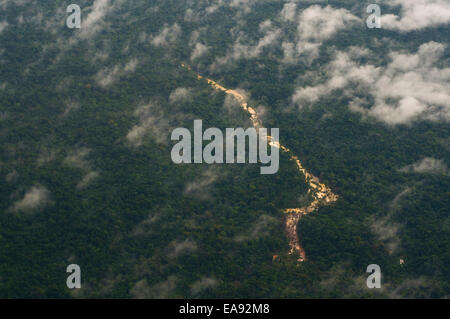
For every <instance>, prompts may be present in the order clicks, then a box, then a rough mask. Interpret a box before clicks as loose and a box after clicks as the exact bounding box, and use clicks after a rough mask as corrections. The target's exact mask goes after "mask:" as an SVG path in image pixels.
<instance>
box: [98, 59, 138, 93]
mask: <svg viewBox="0 0 450 319" xmlns="http://www.w3.org/2000/svg"><path fill="white" fill-rule="evenodd" d="M138 64H139V61H138V60H137V59H131V60H130V61H128V62H127V64H125V65H123V66H120V65H115V66H114V67H113V68H112V69H110V68H106V69H103V70H100V71H99V72H98V73H97V74H96V75H95V79H96V81H97V83H98V84H99V85H100V86H101V87H103V88H106V87H108V86H110V85H111V84H113V83H114V82H116V81H117V80H119V79H120V78H121V77H122V76H124V75H127V74H129V73H133V72H134V71H135V70H136V67H137V66H138Z"/></svg>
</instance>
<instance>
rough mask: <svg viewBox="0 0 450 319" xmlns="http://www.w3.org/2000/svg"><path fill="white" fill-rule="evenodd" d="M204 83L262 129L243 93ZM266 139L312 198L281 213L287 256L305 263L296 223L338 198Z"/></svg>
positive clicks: (291, 155)
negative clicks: (287, 160)
mask: <svg viewBox="0 0 450 319" xmlns="http://www.w3.org/2000/svg"><path fill="white" fill-rule="evenodd" d="M182 67H184V68H187V69H188V70H191V68H190V67H189V66H188V65H185V64H182ZM197 78H198V79H199V80H201V79H203V76H201V75H197ZM206 81H207V82H208V84H209V85H211V86H212V87H213V88H214V89H215V90H218V91H223V92H225V93H226V94H229V95H231V96H233V97H234V98H235V99H236V101H237V102H238V103H239V105H240V106H241V107H242V108H243V109H244V110H245V111H246V112H247V113H248V114H249V115H250V120H251V121H252V123H253V127H255V128H256V129H258V128H260V127H262V125H261V121H260V119H259V118H258V114H257V112H256V111H255V110H254V109H253V108H252V107H250V106H248V103H247V97H246V96H245V95H244V94H243V93H240V92H239V91H237V90H231V89H227V88H225V87H223V86H222V85H220V84H218V83H217V82H215V81H213V80H211V79H208V78H206ZM267 138H268V140H269V144H270V145H272V146H275V147H278V148H279V149H280V150H282V151H283V152H285V153H287V154H288V155H289V157H290V159H291V160H292V161H294V162H295V164H296V165H297V169H298V170H299V171H300V172H301V173H302V174H303V175H304V176H305V182H306V184H307V185H308V194H311V196H312V197H313V201H312V202H311V203H310V204H309V205H308V206H305V207H300V208H287V209H284V210H283V213H284V214H286V218H285V220H286V224H285V227H286V233H287V237H288V240H289V246H290V249H289V254H298V255H299V258H298V261H300V262H302V261H306V253H305V250H304V249H303V247H302V246H301V245H300V241H299V238H298V235H297V234H298V232H297V225H298V222H299V220H300V218H301V217H302V216H303V215H307V214H310V213H312V212H314V211H316V210H317V209H318V208H319V206H320V205H326V204H330V203H333V202H335V201H337V200H338V196H337V195H336V194H334V193H333V192H332V191H331V189H330V188H329V187H327V186H326V185H325V184H322V183H320V181H319V178H317V177H316V176H314V175H312V174H311V173H309V172H308V171H307V170H306V169H305V168H304V167H303V166H302V164H301V162H300V160H299V159H298V157H297V156H296V155H294V154H293V153H292V151H291V150H290V149H288V148H287V147H285V146H283V145H281V144H280V143H279V142H276V141H273V140H272V137H271V136H268V137H267Z"/></svg>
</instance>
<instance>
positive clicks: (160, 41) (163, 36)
mask: <svg viewBox="0 0 450 319" xmlns="http://www.w3.org/2000/svg"><path fill="white" fill-rule="evenodd" d="M180 35H181V27H180V26H179V25H178V24H177V23H175V24H173V25H172V26H168V25H165V26H164V27H163V28H162V30H161V31H160V33H159V34H158V35H156V36H154V37H152V40H151V43H152V44H153V45H154V46H157V47H160V46H163V47H166V46H169V45H170V44H173V43H174V42H175V41H176V40H177V39H178V37H179V36H180Z"/></svg>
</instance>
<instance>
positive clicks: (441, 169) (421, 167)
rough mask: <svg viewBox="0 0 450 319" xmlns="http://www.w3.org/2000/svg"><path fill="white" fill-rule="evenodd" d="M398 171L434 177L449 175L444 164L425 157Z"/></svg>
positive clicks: (441, 161)
mask: <svg viewBox="0 0 450 319" xmlns="http://www.w3.org/2000/svg"><path fill="white" fill-rule="evenodd" d="M400 171H401V172H404V173H428V174H436V175H440V174H443V175H448V174H449V170H448V167H447V165H446V164H445V162H444V161H443V160H438V159H435V158H432V157H425V158H423V159H422V160H420V161H418V162H416V163H414V164H411V165H407V166H405V167H402V168H401V169H400Z"/></svg>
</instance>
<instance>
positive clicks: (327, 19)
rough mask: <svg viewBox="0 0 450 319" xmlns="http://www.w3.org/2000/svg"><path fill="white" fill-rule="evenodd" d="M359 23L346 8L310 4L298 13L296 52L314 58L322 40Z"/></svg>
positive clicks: (358, 19)
mask: <svg viewBox="0 0 450 319" xmlns="http://www.w3.org/2000/svg"><path fill="white" fill-rule="evenodd" d="M355 23H361V19H360V18H358V17H356V16H354V15H353V14H351V13H350V12H349V11H348V10H346V9H335V8H333V7H331V6H326V7H321V6H319V5H312V6H310V7H308V8H307V9H305V10H303V11H302V12H301V13H300V17H299V23H298V27H297V33H298V42H297V52H298V54H304V55H306V57H307V59H308V60H309V61H311V60H313V59H316V58H317V57H318V54H319V48H320V46H321V45H322V42H324V41H326V40H328V39H331V38H332V37H333V36H334V35H335V34H336V33H337V32H338V31H340V30H343V29H346V28H349V27H351V26H352V25H354V24H355Z"/></svg>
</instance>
